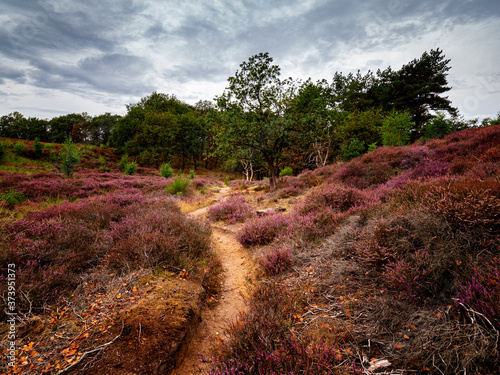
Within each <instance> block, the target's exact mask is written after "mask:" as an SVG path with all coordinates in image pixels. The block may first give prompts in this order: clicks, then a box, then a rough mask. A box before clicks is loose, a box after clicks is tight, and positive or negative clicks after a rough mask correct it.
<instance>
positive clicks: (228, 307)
mask: <svg viewBox="0 0 500 375" xmlns="http://www.w3.org/2000/svg"><path fill="white" fill-rule="evenodd" d="M228 191H229V188H224V189H222V191H221V193H220V194H219V199H221V198H222V197H223V196H225V195H226V194H227V192H228ZM205 212H206V208H203V209H200V210H197V211H195V212H192V213H191V214H190V216H193V217H201V216H203V215H204V214H205ZM212 230H213V234H212V240H213V241H214V245H215V249H216V251H217V254H218V256H219V257H220V260H221V262H222V266H223V286H222V293H221V295H220V298H219V301H218V303H217V304H216V305H215V306H214V307H212V308H207V309H205V310H204V311H203V312H202V314H201V319H202V321H201V323H200V326H199V327H198V330H197V332H196V334H195V335H194V337H193V339H192V341H191V343H190V344H189V346H188V349H187V353H186V355H185V357H184V360H183V361H182V363H181V364H180V366H179V367H178V368H177V369H176V370H174V372H173V373H172V374H174V375H188V374H201V373H203V371H205V370H208V368H209V363H205V362H202V361H201V358H202V356H204V357H206V358H207V359H210V347H211V346H212V344H214V343H216V342H217V341H218V338H219V337H222V336H223V335H224V327H226V326H227V324H228V323H229V322H232V321H234V320H235V319H236V317H237V315H238V313H239V312H240V311H241V310H243V309H244V307H245V302H244V295H245V294H246V292H247V287H248V280H249V279H250V278H251V277H252V275H253V273H254V270H255V266H254V264H253V261H252V259H251V258H250V257H249V255H248V253H247V251H246V250H245V249H244V248H243V247H242V246H241V245H240V244H239V242H238V241H236V239H235V237H234V234H233V233H232V232H231V231H229V230H228V229H226V228H224V227H219V226H212Z"/></svg>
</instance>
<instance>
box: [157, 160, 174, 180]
mask: <svg viewBox="0 0 500 375" xmlns="http://www.w3.org/2000/svg"><path fill="white" fill-rule="evenodd" d="M160 176H162V177H165V178H170V177H174V169H173V168H172V167H171V166H170V164H169V163H163V164H162V165H161V166H160Z"/></svg>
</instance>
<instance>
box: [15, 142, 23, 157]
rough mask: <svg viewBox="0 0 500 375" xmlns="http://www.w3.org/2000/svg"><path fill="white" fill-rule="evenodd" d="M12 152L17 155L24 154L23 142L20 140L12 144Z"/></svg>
mask: <svg viewBox="0 0 500 375" xmlns="http://www.w3.org/2000/svg"><path fill="white" fill-rule="evenodd" d="M13 147H14V152H15V153H16V154H18V155H23V154H24V143H22V142H17V143H16V144H14V146H13Z"/></svg>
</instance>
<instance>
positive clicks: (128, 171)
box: [123, 162, 137, 176]
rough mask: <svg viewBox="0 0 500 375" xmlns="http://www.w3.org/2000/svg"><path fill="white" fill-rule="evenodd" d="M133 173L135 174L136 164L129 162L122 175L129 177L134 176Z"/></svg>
mask: <svg viewBox="0 0 500 375" xmlns="http://www.w3.org/2000/svg"><path fill="white" fill-rule="evenodd" d="M135 172H137V163H135V162H130V163H127V164H126V165H125V171H124V172H123V173H125V174H126V175H129V176H131V175H133V174H135Z"/></svg>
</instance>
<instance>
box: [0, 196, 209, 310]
mask: <svg viewBox="0 0 500 375" xmlns="http://www.w3.org/2000/svg"><path fill="white" fill-rule="evenodd" d="M1 236H2V239H3V240H2V244H1V245H0V250H1V251H0V254H1V255H0V264H1V265H2V267H6V265H7V263H15V264H16V268H17V274H16V276H17V280H18V284H17V286H18V288H19V290H21V291H23V293H25V295H26V297H27V298H28V299H27V300H26V301H24V300H23V301H21V300H20V301H19V306H18V308H19V309H20V311H21V310H23V309H24V308H26V307H27V305H26V303H28V302H27V301H29V303H30V304H33V306H41V305H43V304H44V303H51V302H54V301H56V300H57V299H59V298H61V296H63V295H66V294H68V293H70V292H71V291H73V290H75V288H76V287H77V286H78V285H79V282H80V280H81V277H80V276H81V275H83V274H85V273H88V272H91V271H92V270H93V269H95V268H96V267H104V268H109V269H113V270H115V272H118V273H121V272H127V271H129V270H136V269H140V268H155V267H156V266H158V265H162V266H164V267H166V268H171V269H172V270H174V271H177V270H179V269H181V270H182V269H185V270H187V272H188V273H189V274H190V275H192V277H194V278H197V279H199V280H200V281H202V283H203V286H204V287H205V288H206V290H207V292H209V293H211V292H213V291H214V290H216V289H217V288H218V281H217V276H216V275H217V262H216V261H215V257H214V256H213V254H212V252H211V246H210V229H209V228H208V227H207V226H205V225H203V224H201V223H199V222H195V221H193V220H190V219H188V218H187V217H186V216H184V215H182V214H181V212H180V210H179V208H178V207H177V206H176V205H175V203H174V202H172V201H170V200H168V199H156V198H154V197H150V198H148V197H146V196H144V195H143V194H141V193H140V192H139V193H136V194H126V193H125V194H123V193H116V194H114V193H111V194H108V195H105V196H102V197H92V198H88V199H83V200H81V201H79V202H78V203H70V202H66V203H62V204H60V205H57V206H52V207H50V208H48V209H45V210H42V211H38V212H32V213H29V214H28V215H26V217H25V218H23V219H22V220H17V221H15V222H13V223H8V224H4V226H3V227H2V229H1ZM4 271H5V272H4ZM5 275H7V272H6V270H2V276H1V277H5ZM2 285H5V283H4V282H2ZM20 295H23V294H20Z"/></svg>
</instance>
